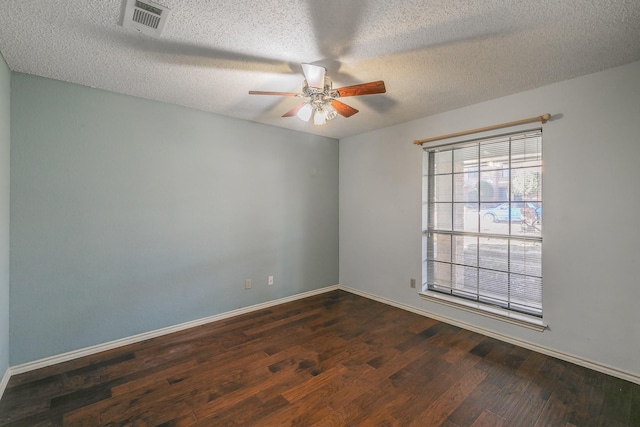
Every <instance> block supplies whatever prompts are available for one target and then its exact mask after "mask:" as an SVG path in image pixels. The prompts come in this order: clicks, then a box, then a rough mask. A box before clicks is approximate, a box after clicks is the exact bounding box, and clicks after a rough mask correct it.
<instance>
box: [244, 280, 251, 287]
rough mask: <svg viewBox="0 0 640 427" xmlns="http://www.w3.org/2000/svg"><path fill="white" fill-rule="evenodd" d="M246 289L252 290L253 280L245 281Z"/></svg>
mask: <svg viewBox="0 0 640 427" xmlns="http://www.w3.org/2000/svg"><path fill="white" fill-rule="evenodd" d="M244 288H245V289H251V279H247V280H245V281H244Z"/></svg>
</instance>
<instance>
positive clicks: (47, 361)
mask: <svg viewBox="0 0 640 427" xmlns="http://www.w3.org/2000/svg"><path fill="white" fill-rule="evenodd" d="M335 290H343V291H346V292H350V293H352V294H355V295H359V296H362V297H364V298H368V299H371V300H374V301H378V302H381V303H383V304H387V305H390V306H393V307H397V308H400V309H402V310H405V311H409V312H412V313H416V314H419V315H421V316H425V317H430V318H432V319H435V320H439V321H441V322H444V323H448V324H451V325H454V326H458V327H460V328H463V329H467V330H470V331H472V332H477V333H479V334H482V335H485V336H488V337H491V338H495V339H498V340H500V341H505V342H508V343H511V344H514V345H517V346H520V347H524V348H527V349H529V350H533V351H537V352H538V353H542V354H546V355H547V356H551V357H555V358H557V359H561V360H564V361H567V362H570V363H574V364H576V365H579V366H584V367H585V368H588V369H593V370H594V371H598V372H602V373H604V374H607V375H611V376H614V377H617V378H621V379H623V380H627V381H631V382H633V383H636V384H640V376H638V375H634V374H632V373H629V372H625V371H622V370H619V369H616V368H613V367H611V366H607V365H604V364H602V363H598V362H594V361H591V360H587V359H583V358H581V357H577V356H574V355H571V354H568V353H563V352H560V351H557V350H554V349H551V348H547V347H543V346H540V345H538V344H534V343H531V342H528V341H524V340H520V339H518V338H513V337H510V336H508V335H503V334H500V333H497V332H494V331H491V330H488V329H484V328H480V327H478V326H475V325H472V324H469V323H466V322H461V321H459V320H456V319H452V318H450V317H447V316H441V315H439V314H436V313H432V312H429V311H426V310H422V309H419V308H416V307H412V306H410V305H406V304H403V303H399V302H396V301H393V300H390V299H387V298H384V297H380V296H377V295H374V294H370V293H368V292H364V291H360V290H358V289H354V288H350V287H348V286H344V285H334V286H328V287H325V288H321V289H316V290H313V291H309V292H303V293H301V294H296V295H292V296H289V297H285V298H280V299H277V300H273V301H267V302H264V303H260V304H255V305H252V306H249V307H243V308H239V309H237V310H231V311H227V312H225V313H221V314H217V315H214V316H209V317H205V318H202V319H197V320H193V321H190V322H186V323H181V324H179V325H174V326H170V327H167V328H162V329H157V330H155V331H150V332H145V333H142V334H138V335H133V336H130V337H127V338H122V339H119V340H115V341H110V342H107V343H104V344H98V345H95V346H91V347H87V348H84V349H79V350H74V351H70V352H68V353H63V354H60V355H56V356H52V357H47V358H44V359H40V360H36V361H33V362H28V363H24V364H21V365H16V366H12V367H10V368H9V369H7V371H6V372H5V374H4V377H3V378H2V382H0V398H1V397H2V393H3V392H4V390H5V388H6V386H7V384H8V382H9V379H10V378H11V376H12V375H17V374H22V373H25V372H29V371H33V370H35V369H40V368H44V367H47V366H52V365H55V364H58V363H62V362H67V361H70V360H74V359H78V358H80V357H84V356H89V355H92V354H96V353H100V352H102V351H106V350H111V349H115V348H118V347H122V346H125V345H128V344H134V343H137V342H140V341H144V340H148V339H151V338H156V337H160V336H163V335H168V334H171V333H173V332H178V331H182V330H185V329H189V328H193V327H196V326H201V325H205V324H207V323H212V322H216V321H219V320H223V319H228V318H230V317H234V316H238V315H241V314H246V313H251V312H253V311H257V310H262V309H264V308H269V307H273V306H276V305H280V304H284V303H287V302H291V301H296V300H299V299H302V298H307V297H310V296H314V295H319V294H323V293H326V292H330V291H335Z"/></svg>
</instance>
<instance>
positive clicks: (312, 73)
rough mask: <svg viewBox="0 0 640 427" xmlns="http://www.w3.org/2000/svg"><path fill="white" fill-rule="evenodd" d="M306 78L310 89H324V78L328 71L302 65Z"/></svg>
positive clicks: (322, 68) (316, 66)
mask: <svg viewBox="0 0 640 427" xmlns="http://www.w3.org/2000/svg"><path fill="white" fill-rule="evenodd" d="M300 65H302V72H303V73H304V78H305V79H306V80H307V84H308V85H309V87H315V88H318V89H324V76H325V73H326V72H327V69H326V68H324V67H321V66H319V65H311V64H300Z"/></svg>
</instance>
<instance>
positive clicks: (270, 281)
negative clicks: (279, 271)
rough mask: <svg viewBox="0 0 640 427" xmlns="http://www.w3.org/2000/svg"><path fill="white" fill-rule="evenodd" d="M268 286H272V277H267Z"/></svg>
mask: <svg viewBox="0 0 640 427" xmlns="http://www.w3.org/2000/svg"><path fill="white" fill-rule="evenodd" d="M268 283H269V286H271V285H273V276H269V282H268Z"/></svg>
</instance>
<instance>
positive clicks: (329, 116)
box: [324, 103, 338, 120]
mask: <svg viewBox="0 0 640 427" xmlns="http://www.w3.org/2000/svg"><path fill="white" fill-rule="evenodd" d="M324 110H325V111H326V112H327V120H333V119H335V118H336V116H337V115H338V112H337V111H336V109H335V108H333V105H331V104H329V103H326V104H324Z"/></svg>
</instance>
